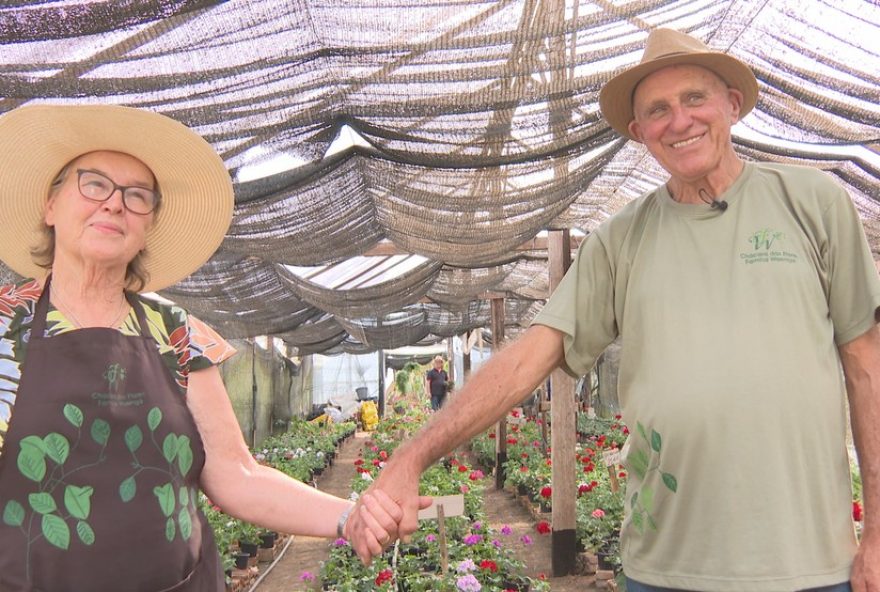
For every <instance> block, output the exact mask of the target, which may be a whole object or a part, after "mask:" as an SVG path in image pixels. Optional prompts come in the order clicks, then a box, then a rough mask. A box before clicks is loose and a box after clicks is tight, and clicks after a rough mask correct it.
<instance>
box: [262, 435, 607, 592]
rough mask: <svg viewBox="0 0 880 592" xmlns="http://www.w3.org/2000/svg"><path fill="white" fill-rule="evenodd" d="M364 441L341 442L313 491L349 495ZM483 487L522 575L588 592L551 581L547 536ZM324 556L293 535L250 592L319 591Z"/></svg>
mask: <svg viewBox="0 0 880 592" xmlns="http://www.w3.org/2000/svg"><path fill="white" fill-rule="evenodd" d="M367 437H368V435H367V434H357V435H356V436H355V437H354V438H349V439H348V440H347V441H345V442H344V443H343V444H342V446H341V447H340V448H339V453H338V454H337V456H336V461H335V462H334V463H333V466H332V467H329V468H328V469H326V470H325V471H324V474H323V475H321V476H320V477H319V478H318V487H319V488H320V489H321V490H322V491H327V492H329V493H332V494H334V495H339V496H345V497H348V495H349V493H350V492H351V487H350V484H351V481H352V479H353V478H354V476H355V470H354V461H355V459H356V458H357V456H358V451H359V450H360V448H361V446H362V444H363V443H364V441H365V440H366V439H367ZM487 483H489V485H488V486H487V488H486V493H485V508H486V514H487V519H488V521H489V523H490V524H491V525H492V527H493V528H495V529H496V530H497V531H499V532H500V531H501V528H502V527H504V526H507V527H509V528H510V530H511V534H509V535H506V536H504V537H503V538H504V539H505V541H504V543H505V545H506V546H509V547H510V548H513V549H514V550H515V552H516V554H517V556H518V557H519V558H520V559H521V560H522V561H523V562H524V563H525V565H526V573H527V574H528V575H529V576H531V577H535V578H537V577H540V575H541V574H544V576H545V577H546V578H547V579H548V581H549V582H550V586H551V589H552V590H553V592H591V591H593V590H595V589H596V588H594V587H593V586H592V583H593V579H592V577H587V576H566V577H559V578H554V577H551V572H552V563H551V555H550V552H551V535H542V534H538V532H537V531H536V530H535V521H534V518H533V517H532V516H531V515H530V514H529V513H528V512H527V510H526V509H525V508H524V507H523V506H522V505H521V504H520V502H519V501H518V500H517V499H516V498H515V497H514V496H513V495H512V494H510V493H508V492H506V491H503V490H496V489H494V487H493V486H492V485H491V483H490V480H489V479H487ZM523 535H528V537H529V538H530V539H531V541H532V542H531V544H525V543H523V542H522V537H523ZM327 555H328V541H327V540H325V539H320V538H312V537H302V536H299V537H294V538H293V540H292V542H291V544H290V545H289V546H288V548H287V551H286V552H285V554H284V556H283V557H282V558H281V559H280V560H278V561H277V562H276V564H275V565H274V567H273V568H272V570H271V571H269V572H268V573H267V574H266V575H265V576H264V577H263V579H262V580H261V581H260V582H259V584H258V585H257V586H256V588H254V589H253V592H301V591H308V590H320V589H321V586H320V582H319V580H318V579H317V576H318V574H319V573H320V570H321V562H322V561H324V560H326V559H327ZM261 569H263V568H261ZM304 572H309V573H312V574H314V575H315V577H316V579H315V581H314V582H304V581H302V579H301V576H302V574H303V573H304ZM487 592H488V591H487Z"/></svg>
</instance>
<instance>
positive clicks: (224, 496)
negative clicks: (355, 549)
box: [186, 366, 402, 551]
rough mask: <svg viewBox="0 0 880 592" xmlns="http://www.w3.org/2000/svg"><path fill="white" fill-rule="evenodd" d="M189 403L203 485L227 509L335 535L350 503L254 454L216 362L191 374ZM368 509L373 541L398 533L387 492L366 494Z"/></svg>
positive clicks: (271, 523) (268, 523) (257, 520)
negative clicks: (201, 446)
mask: <svg viewBox="0 0 880 592" xmlns="http://www.w3.org/2000/svg"><path fill="white" fill-rule="evenodd" d="M186 400H187V406H188V407H189V410H190V412H191V413H192V415H193V417H194V418H195V422H196V426H197V427H198V430H199V434H200V435H201V437H202V442H203V443H204V446H205V456H206V459H205V468H204V470H203V471H202V476H201V485H202V489H203V490H204V491H205V493H206V494H207V495H208V497H209V498H210V499H211V501H212V502H214V503H215V504H217V505H218V506H220V508H222V510H223V511H224V512H226V513H227V514H229V515H231V516H235V517H236V518H239V519H241V520H245V521H247V522H252V523H254V524H257V525H259V526H262V527H264V528H269V529H272V530H277V531H280V532H286V533H292V534H303V535H308V536H320V537H328V538H332V537H335V536H336V525H337V522H338V520H339V517H340V515H341V514H342V512H343V511H345V510H346V509H348V508H350V507H351V506H352V503H351V502H350V501H348V500H344V499H341V498H338V497H335V496H333V495H330V494H327V493H323V492H321V491H319V490H317V489H315V488H313V487H311V486H309V485H306V484H304V483H302V482H300V481H297V480H295V479H292V478H291V477H288V476H287V475H285V474H284V473H281V472H280V471H277V470H275V469H273V468H270V467H267V466H264V465H261V464H259V463H257V461H256V460H255V459H254V458H253V457H252V456H251V454H250V451H249V450H248V447H247V445H246V444H245V442H244V438H243V437H242V434H241V428H240V427H239V425H238V420H237V419H236V417H235V414H234V413H233V410H232V405H231V404H230V402H229V396H228V394H227V392H226V388H225V386H224V385H223V380H222V378H221V376H220V372H219V370H218V369H217V367H216V366H211V367H210V368H206V369H204V370H197V371H194V372H191V373H190V375H189V386H188V389H187V398H186ZM364 505H365V507H366V508H367V512H363V511H361V515H362V516H363V519H365V520H366V521H367V522H368V524H369V525H370V530H371V537H369V538H371V539H375V540H374V541H371V542H373V543H374V544H375V548H376V550H377V551H381V545H380V543H379V541H387V540H389V538H390V537H392V536H394V535H395V534H396V533H397V522H398V520H399V519H400V518H401V517H402V516H401V512H400V509H399V507H398V506H397V504H396V503H394V502H393V501H392V500H391V499H390V498H389V497H387V496H384V495H383V496H379V495H368V496H366V499H364Z"/></svg>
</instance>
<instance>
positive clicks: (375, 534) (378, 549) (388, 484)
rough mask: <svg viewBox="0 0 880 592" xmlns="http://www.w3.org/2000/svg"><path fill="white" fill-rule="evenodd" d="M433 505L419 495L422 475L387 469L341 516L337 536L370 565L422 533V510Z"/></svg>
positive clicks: (428, 499)
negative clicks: (398, 543)
mask: <svg viewBox="0 0 880 592" xmlns="http://www.w3.org/2000/svg"><path fill="white" fill-rule="evenodd" d="M389 469H390V470H389ZM395 469H396V470H395ZM430 505H431V498H430V497H427V496H420V495H419V473H418V472H413V471H407V470H405V469H404V468H403V467H402V466H400V465H398V466H396V467H393V468H392V467H391V466H386V467H385V468H384V469H383V470H382V472H381V474H380V475H379V477H378V478H377V479H376V480H375V481H374V482H373V484H372V485H371V486H370V488H369V489H367V490H366V491H365V492H363V493H362V494H361V496H360V497H359V498H358V500H357V502H356V503H355V505H354V506H353V507H350V508H349V509H348V510H347V511H346V512H343V514H342V515H341V516H340V518H339V524H338V528H337V533H338V534H340V535H341V536H343V537H344V538H346V539H348V541H349V543H350V544H351V546H352V548H353V549H354V551H355V553H356V554H357V556H358V558H360V560H361V562H363V563H364V565H367V564H369V563H370V562H371V561H372V560H373V558H374V557H376V556H377V555H381V554H382V552H383V551H384V550H385V549H386V548H387V547H388V546H389V545H391V544H392V543H393V542H394V541H395V540H397V539H402V540H407V539H408V537H409V535H411V534H412V533H414V532H415V531H416V530H417V529H418V513H419V510H421V509H424V508H427V507H428V506H430Z"/></svg>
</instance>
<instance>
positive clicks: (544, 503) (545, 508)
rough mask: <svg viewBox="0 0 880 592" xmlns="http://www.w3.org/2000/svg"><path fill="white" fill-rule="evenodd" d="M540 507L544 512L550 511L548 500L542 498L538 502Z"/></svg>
mask: <svg viewBox="0 0 880 592" xmlns="http://www.w3.org/2000/svg"><path fill="white" fill-rule="evenodd" d="M540 508H541V512H543V513H545V514H547V513H550V512H551V511H552V509H551V507H550V502H549V501H544V500H542V501H541V503H540Z"/></svg>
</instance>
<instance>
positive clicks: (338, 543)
mask: <svg viewBox="0 0 880 592" xmlns="http://www.w3.org/2000/svg"><path fill="white" fill-rule="evenodd" d="M347 544H348V541H347V540H345V539H344V538H342V537H339V538H338V539H336V540H335V541H333V545H334V546H335V547H344V546H346V545H347Z"/></svg>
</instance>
